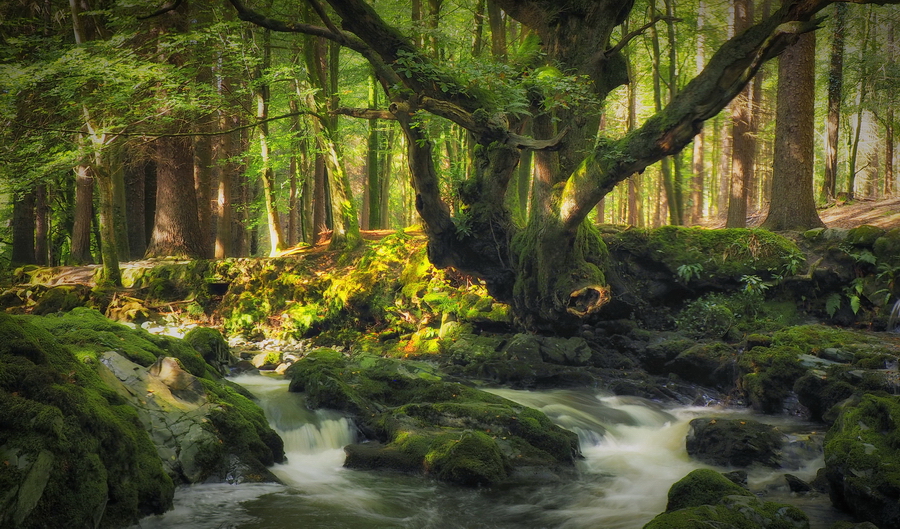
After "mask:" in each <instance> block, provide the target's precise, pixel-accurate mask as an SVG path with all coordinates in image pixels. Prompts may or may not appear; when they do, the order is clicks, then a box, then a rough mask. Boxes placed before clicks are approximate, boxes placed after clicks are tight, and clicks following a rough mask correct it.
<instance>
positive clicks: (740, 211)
mask: <svg viewBox="0 0 900 529" xmlns="http://www.w3.org/2000/svg"><path fill="white" fill-rule="evenodd" d="M751 2H752V0H735V1H734V2H733V4H732V5H733V9H734V33H735V35H737V34H739V33H741V32H742V31H744V30H746V29H747V28H748V27H750V24H752V22H753V15H752V7H753V6H752V3H751ZM751 90H752V87H751V86H749V85H748V86H747V88H745V89H744V90H743V91H742V92H741V95H739V96H738V97H737V98H735V99H734V101H732V103H731V105H732V111H731V112H732V113H731V121H732V146H731V149H732V151H731V152H732V154H731V188H730V191H729V194H728V218H727V220H726V221H725V226H726V227H728V228H744V227H746V226H747V199H748V195H749V193H748V192H749V188H750V179H751V178H752V177H753V159H754V155H755V151H756V141H755V139H754V138H753V135H752V128H751V122H752V112H753V109H752V108H751V102H752V97H751Z"/></svg>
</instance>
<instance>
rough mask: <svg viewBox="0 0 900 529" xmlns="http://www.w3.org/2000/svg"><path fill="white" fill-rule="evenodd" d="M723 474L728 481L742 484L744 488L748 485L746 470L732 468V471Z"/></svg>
mask: <svg viewBox="0 0 900 529" xmlns="http://www.w3.org/2000/svg"><path fill="white" fill-rule="evenodd" d="M722 475H723V476H725V477H726V478H727V479H728V481H731V482H732V483H734V484H736V485H740V486H742V487H744V488H746V487H747V471H746V470H732V471H731V472H723V473H722Z"/></svg>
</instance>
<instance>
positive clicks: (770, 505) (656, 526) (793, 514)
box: [644, 469, 809, 529]
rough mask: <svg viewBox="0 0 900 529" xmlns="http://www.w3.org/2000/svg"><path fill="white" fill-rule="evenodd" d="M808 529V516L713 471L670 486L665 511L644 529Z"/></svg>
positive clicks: (691, 475)
mask: <svg viewBox="0 0 900 529" xmlns="http://www.w3.org/2000/svg"><path fill="white" fill-rule="evenodd" d="M708 527H728V528H729V529H760V528H772V529H776V528H777V529H794V528H796V529H805V528H808V527H809V519H808V518H807V516H806V515H805V514H804V513H803V511H801V510H799V509H797V508H796V507H792V506H789V505H784V504H779V503H774V502H763V501H761V500H759V499H758V498H756V497H755V496H754V495H753V494H751V493H750V492H749V491H747V490H746V489H744V488H743V487H741V486H740V485H736V484H735V483H733V482H731V481H730V480H728V479H727V478H726V477H724V476H723V475H721V474H719V473H718V472H715V471H713V470H707V469H699V470H694V471H693V472H691V473H690V474H688V475H687V476H685V477H684V478H682V479H681V480H679V481H678V482H676V483H675V484H674V485H672V488H670V489H669V503H668V505H667V506H666V512H664V513H662V514H660V515H659V516H657V517H656V518H654V519H653V520H651V521H650V522H649V523H648V524H647V525H645V526H644V529H703V528H708Z"/></svg>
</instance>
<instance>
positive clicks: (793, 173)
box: [763, 32, 824, 231]
mask: <svg viewBox="0 0 900 529" xmlns="http://www.w3.org/2000/svg"><path fill="white" fill-rule="evenodd" d="M815 62H816V34H815V32H809V33H804V34H803V35H801V36H800V39H799V40H798V41H797V43H796V44H794V45H792V46H790V47H789V48H788V49H787V50H785V51H784V53H782V55H781V56H780V57H779V58H778V108H777V115H776V117H775V160H774V167H773V168H772V202H771V205H770V206H769V215H768V217H766V220H765V222H764V223H763V227H765V228H768V229H770V230H774V231H780V230H801V231H802V230H808V229H811V228H817V227H820V226H824V224H823V223H822V221H821V219H819V214H818V213H816V202H815V191H814V190H813V158H814V156H813V154H814V153H813V147H814V146H813V133H814V131H815V122H814V117H815V109H814V102H815V88H816V86H815Z"/></svg>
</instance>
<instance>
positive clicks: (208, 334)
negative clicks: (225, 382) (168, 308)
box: [184, 327, 237, 375]
mask: <svg viewBox="0 0 900 529" xmlns="http://www.w3.org/2000/svg"><path fill="white" fill-rule="evenodd" d="M184 341H185V342H187V343H188V344H190V346H191V347H193V348H194V349H195V350H196V351H197V352H198V353H200V355H201V356H202V357H203V359H204V360H206V363H207V364H209V365H211V366H213V367H215V368H216V369H217V370H218V371H219V373H220V374H222V375H224V374H226V373H227V372H228V367H229V366H231V365H232V364H234V363H235V362H236V361H237V359H236V358H235V357H234V355H232V354H231V348H230V347H228V342H226V341H225V338H224V337H223V336H222V333H221V332H219V331H218V330H216V329H210V328H209V327H194V328H193V329H191V330H190V331H188V332H187V334H185V335H184Z"/></svg>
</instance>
